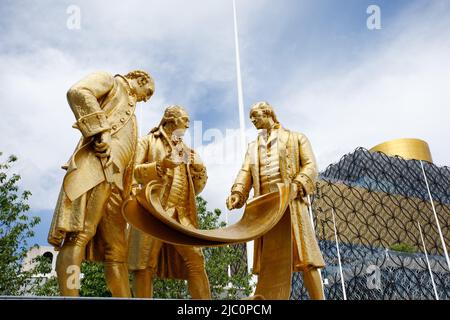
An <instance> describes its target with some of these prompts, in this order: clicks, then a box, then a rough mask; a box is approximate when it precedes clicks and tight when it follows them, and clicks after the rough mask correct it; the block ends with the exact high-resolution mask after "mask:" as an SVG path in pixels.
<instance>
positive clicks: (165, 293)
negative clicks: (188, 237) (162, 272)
mask: <svg viewBox="0 0 450 320" xmlns="http://www.w3.org/2000/svg"><path fill="white" fill-rule="evenodd" d="M196 202H197V212H198V218H199V228H200V229H205V230H209V229H216V228H223V227H225V226H226V224H225V222H223V221H222V222H219V218H220V215H221V211H220V210H219V209H215V210H214V211H213V212H212V211H209V210H207V208H206V205H207V202H206V201H205V200H204V199H203V198H202V197H197V199H196ZM241 248H242V247H240V246H239V245H230V246H222V247H217V248H204V249H203V254H204V255H205V260H206V272H207V274H208V278H209V282H210V285H211V293H212V298H213V299H238V298H241V297H244V296H248V295H250V293H251V291H252V287H251V285H250V278H251V275H249V274H248V273H247V266H246V264H245V263H244V259H245V256H244V255H243V251H242V249H241ZM229 266H233V268H232V269H233V271H234V272H232V273H231V274H229ZM153 290H154V297H155V298H174V299H186V298H189V294H188V291H187V283H186V281H182V280H166V279H164V280H161V279H155V281H154V289H153Z"/></svg>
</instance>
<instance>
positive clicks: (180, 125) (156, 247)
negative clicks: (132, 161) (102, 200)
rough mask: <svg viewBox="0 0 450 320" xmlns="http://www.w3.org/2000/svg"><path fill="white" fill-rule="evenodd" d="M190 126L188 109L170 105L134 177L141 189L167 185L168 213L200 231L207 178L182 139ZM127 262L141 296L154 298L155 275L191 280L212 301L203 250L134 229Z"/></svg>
mask: <svg viewBox="0 0 450 320" xmlns="http://www.w3.org/2000/svg"><path fill="white" fill-rule="evenodd" d="M188 127H189V116H188V114H187V112H186V110H185V109H184V108H183V107H180V106H170V107H168V108H167V109H166V110H165V112H164V116H163V118H162V120H161V122H160V124H159V126H158V127H156V128H154V129H152V130H151V132H150V134H149V135H147V136H145V137H143V138H141V139H140V140H139V145H138V151H137V157H136V167H135V172H134V176H135V179H136V181H137V183H139V184H141V185H142V186H146V185H148V184H149V183H155V182H158V183H160V184H162V186H163V188H162V191H161V204H162V206H163V209H164V210H165V211H166V212H167V213H168V214H169V215H170V216H171V217H173V218H174V219H175V220H176V221H178V222H179V223H180V224H181V225H183V226H188V227H192V228H197V227H198V222H197V208H196V203H195V196H196V195H197V194H199V193H200V192H201V191H202V190H203V188H204V186H205V184H206V180H207V175H206V168H205V166H204V165H203V164H202V162H201V159H200V157H199V156H198V155H197V154H196V153H195V151H194V150H192V149H190V148H188V147H187V146H186V144H185V143H184V142H183V140H182V137H183V135H184V133H185V131H186V129H187V128H188ZM148 201H149V199H148ZM149 214H150V213H149ZM128 262H129V269H130V270H131V271H132V272H133V274H134V280H133V291H134V296H136V297H141V298H150V297H152V296H153V277H154V275H158V276H159V277H160V278H174V279H187V280H188V287H189V292H190V294H191V297H192V298H193V299H211V292H210V287H209V281H208V277H207V274H206V271H205V259H204V256H203V253H202V250H201V248H199V247H193V246H182V245H171V244H168V243H164V242H162V241H160V240H157V239H155V238H152V237H151V236H150V235H148V234H145V233H143V232H141V231H139V230H137V229H135V228H133V227H132V228H131V231H130V235H129V260H128Z"/></svg>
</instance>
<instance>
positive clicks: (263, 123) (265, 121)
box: [250, 109, 273, 130]
mask: <svg viewBox="0 0 450 320" xmlns="http://www.w3.org/2000/svg"><path fill="white" fill-rule="evenodd" d="M250 120H251V121H252V123H253V125H254V126H255V127H256V129H258V130H259V129H270V128H271V127H272V124H273V119H272V117H271V116H270V115H267V114H265V113H264V112H263V110H261V109H255V110H253V111H252V112H251V113H250Z"/></svg>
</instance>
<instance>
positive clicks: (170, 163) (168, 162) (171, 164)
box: [161, 155, 182, 170]
mask: <svg viewBox="0 0 450 320" xmlns="http://www.w3.org/2000/svg"><path fill="white" fill-rule="evenodd" d="M181 163H182V162H181V161H176V160H175V161H174V159H173V158H172V156H171V155H167V156H166V157H165V158H164V159H163V160H162V161H161V167H162V168H163V169H164V170H165V169H173V168H175V167H178V166H179V165H180V164H181Z"/></svg>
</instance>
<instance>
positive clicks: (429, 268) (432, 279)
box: [417, 222, 439, 300]
mask: <svg viewBox="0 0 450 320" xmlns="http://www.w3.org/2000/svg"><path fill="white" fill-rule="evenodd" d="M417 225H418V226H419V233H420V238H421V239H422V245H423V252H424V253H425V259H426V260H427V266H428V271H430V277H431V283H432V284H433V290H434V296H435V297H436V300H439V295H438V293H437V289H436V284H435V283H434V277H433V272H432V271H431V266H430V260H428V253H427V248H426V247H425V241H424V240H423V234H422V228H421V227H420V223H419V222H417Z"/></svg>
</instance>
